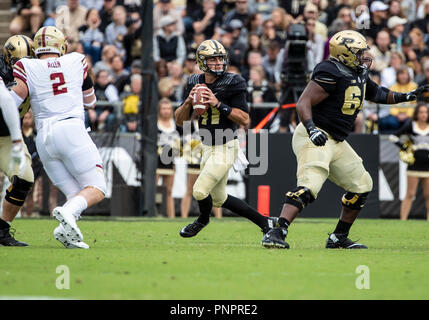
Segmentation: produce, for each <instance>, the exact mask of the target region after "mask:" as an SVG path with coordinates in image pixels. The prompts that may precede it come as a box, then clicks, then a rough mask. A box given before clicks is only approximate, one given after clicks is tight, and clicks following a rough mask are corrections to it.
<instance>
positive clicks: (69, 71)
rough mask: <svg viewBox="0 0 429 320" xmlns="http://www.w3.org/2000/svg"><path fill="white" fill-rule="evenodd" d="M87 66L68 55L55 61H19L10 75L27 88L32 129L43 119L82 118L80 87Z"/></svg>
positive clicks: (81, 57) (79, 56) (81, 58)
mask: <svg viewBox="0 0 429 320" xmlns="http://www.w3.org/2000/svg"><path fill="white" fill-rule="evenodd" d="M87 70H88V64H87V62H86V59H85V56H84V55H82V54H80V53H77V52H72V53H69V54H66V55H64V56H61V57H58V58H47V59H27V58H24V59H21V60H19V61H18V62H17V63H16V64H15V66H14V68H13V75H14V76H15V77H16V78H19V79H21V80H22V81H24V82H25V83H26V85H27V87H28V94H29V96H30V103H31V107H32V109H33V115H34V119H35V122H36V126H37V127H39V125H41V122H43V120H44V119H50V120H52V119H58V120H60V119H65V118H69V117H75V118H80V119H82V120H83V119H84V108H83V96H82V84H83V81H84V77H85V76H86V71H87Z"/></svg>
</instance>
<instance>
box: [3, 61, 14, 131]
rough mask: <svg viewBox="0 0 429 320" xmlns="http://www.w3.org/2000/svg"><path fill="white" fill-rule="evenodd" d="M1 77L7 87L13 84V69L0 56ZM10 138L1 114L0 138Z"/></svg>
mask: <svg viewBox="0 0 429 320" xmlns="http://www.w3.org/2000/svg"><path fill="white" fill-rule="evenodd" d="M0 77H1V78H2V79H3V81H4V84H5V85H6V87H9V86H10V85H11V84H12V83H13V74H12V69H11V68H10V67H9V66H8V64H7V63H6V61H4V57H3V56H0ZM7 136H10V133H9V128H8V127H7V124H6V122H5V121H4V118H3V113H2V112H0V137H7Z"/></svg>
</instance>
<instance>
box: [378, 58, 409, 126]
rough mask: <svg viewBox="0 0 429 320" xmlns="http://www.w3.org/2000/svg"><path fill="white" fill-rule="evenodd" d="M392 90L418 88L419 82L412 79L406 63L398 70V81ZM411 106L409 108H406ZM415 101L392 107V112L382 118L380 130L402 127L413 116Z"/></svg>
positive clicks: (406, 90) (402, 90) (391, 87)
mask: <svg viewBox="0 0 429 320" xmlns="http://www.w3.org/2000/svg"><path fill="white" fill-rule="evenodd" d="M389 89H390V90H392V91H396V92H410V91H412V90H414V89H417V83H415V82H413V81H411V77H410V73H409V72H408V67H407V66H406V65H401V66H400V67H399V68H398V70H397V72H396V83H395V84H394V85H392V86H390V87H389ZM406 106H409V108H406ZM414 106H415V103H414V102H412V101H410V102H405V103H402V104H400V105H399V106H398V107H391V108H390V114H389V115H388V116H387V117H384V118H380V119H379V121H378V127H379V130H380V132H382V133H385V132H391V131H392V130H397V129H399V127H401V126H402V125H403V124H404V123H405V121H407V120H408V119H409V118H410V117H412V115H413V112H414Z"/></svg>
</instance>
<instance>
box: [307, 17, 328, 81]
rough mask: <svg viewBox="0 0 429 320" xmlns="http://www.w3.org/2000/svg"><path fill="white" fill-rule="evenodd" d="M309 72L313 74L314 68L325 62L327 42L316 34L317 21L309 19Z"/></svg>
mask: <svg viewBox="0 0 429 320" xmlns="http://www.w3.org/2000/svg"><path fill="white" fill-rule="evenodd" d="M305 26H306V28H307V33H308V40H307V70H308V73H311V72H312V71H313V69H314V67H315V66H316V65H317V64H318V63H319V62H321V61H322V60H323V53H324V46H325V42H324V41H323V38H322V36H321V35H320V34H318V33H316V32H315V30H314V29H315V26H316V20H314V19H307V21H306V22H305Z"/></svg>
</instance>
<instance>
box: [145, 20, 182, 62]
mask: <svg viewBox="0 0 429 320" xmlns="http://www.w3.org/2000/svg"><path fill="white" fill-rule="evenodd" d="M160 27H161V28H160V30H159V31H158V33H157V34H156V36H155V37H154V39H153V46H154V53H153V59H154V61H155V62H156V61H159V59H165V60H166V61H167V62H170V61H173V60H177V61H178V62H179V63H180V64H183V62H184V61H185V56H186V46H185V41H184V40H183V37H182V36H181V35H179V34H178V33H177V32H176V21H175V20H174V18H173V17H171V16H163V17H162V18H161V21H160Z"/></svg>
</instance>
